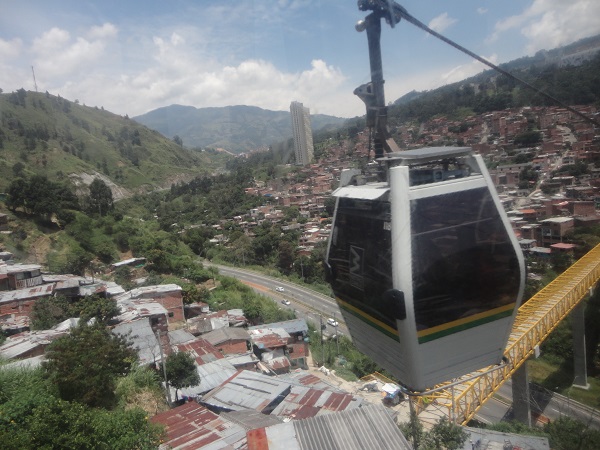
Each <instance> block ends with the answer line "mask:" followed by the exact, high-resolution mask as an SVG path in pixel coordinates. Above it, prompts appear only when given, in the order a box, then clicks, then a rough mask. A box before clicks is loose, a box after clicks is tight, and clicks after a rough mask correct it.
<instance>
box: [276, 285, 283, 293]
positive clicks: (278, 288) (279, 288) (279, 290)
mask: <svg viewBox="0 0 600 450" xmlns="http://www.w3.org/2000/svg"><path fill="white" fill-rule="evenodd" d="M275 290H276V291H277V292H283V291H284V290H285V289H283V287H281V286H277V287H276V288H275Z"/></svg>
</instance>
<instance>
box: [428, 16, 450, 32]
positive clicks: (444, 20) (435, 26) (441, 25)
mask: <svg viewBox="0 0 600 450" xmlns="http://www.w3.org/2000/svg"><path fill="white" fill-rule="evenodd" d="M455 23H456V19H453V18H452V17H449V16H448V13H443V14H440V15H439V16H437V17H434V18H433V19H431V21H430V22H429V25H428V26H429V28H431V29H432V30H434V31H437V32H438V33H442V32H444V31H445V30H446V29H447V28H448V27H450V26H452V25H454V24H455Z"/></svg>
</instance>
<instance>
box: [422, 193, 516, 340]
mask: <svg viewBox="0 0 600 450" xmlns="http://www.w3.org/2000/svg"><path fill="white" fill-rule="evenodd" d="M411 221H412V252H413V255H412V257H413V295H414V298H413V302H414V309H415V320H416V324H417V329H418V330H424V329H428V328H432V327H436V326H439V325H444V324H447V323H450V322H454V321H460V320H461V319H465V318H469V317H476V318H479V317H483V320H484V319H485V317H486V314H485V313H486V312H487V313H488V316H490V315H491V314H492V313H494V311H501V310H503V308H502V307H503V306H504V307H506V306H507V305H510V304H512V303H514V302H515V298H517V293H518V290H519V280H520V272H519V265H518V262H517V257H516V255H515V250H514V247H513V246H512V244H511V242H510V239H509V235H508V232H507V230H506V229H505V227H504V224H503V222H502V220H501V218H500V216H499V214H498V211H497V210H496V206H495V204H494V202H493V200H492V197H491V195H490V193H489V191H488V190H487V189H485V188H481V189H472V190H467V191H461V192H457V193H450V194H444V195H439V196H434V197H426V198H422V199H418V200H413V201H412V202H411ZM504 309H506V308H504ZM482 313H483V314H482ZM478 314H479V316H477V315H478ZM463 322H467V321H463ZM455 323H456V322H455ZM458 323H460V322H458Z"/></svg>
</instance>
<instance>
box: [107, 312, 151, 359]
mask: <svg viewBox="0 0 600 450" xmlns="http://www.w3.org/2000/svg"><path fill="white" fill-rule="evenodd" d="M112 332H113V333H114V334H119V335H121V336H126V337H127V338H128V339H129V340H131V342H132V343H133V347H134V348H135V349H136V350H137V352H138V357H139V359H140V364H152V363H154V362H160V361H161V358H160V347H159V346H158V341H157V340H156V335H155V334H154V331H152V327H151V326H150V322H148V319H147V318H141V319H138V320H133V321H131V322H127V323H120V324H119V325H116V326H115V327H114V328H113V329H112Z"/></svg>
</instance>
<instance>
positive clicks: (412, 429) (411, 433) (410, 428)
mask: <svg viewBox="0 0 600 450" xmlns="http://www.w3.org/2000/svg"><path fill="white" fill-rule="evenodd" d="M409 401H411V400H409ZM400 430H401V431H402V434H403V435H404V436H405V437H406V439H408V440H409V441H410V442H411V443H412V445H413V447H414V448H415V450H416V449H418V448H419V446H420V445H421V440H422V439H423V435H424V434H425V432H424V431H423V424H422V423H421V421H420V420H419V416H417V412H416V411H415V410H414V408H411V411H410V419H409V421H408V422H405V423H401V424H400Z"/></svg>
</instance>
